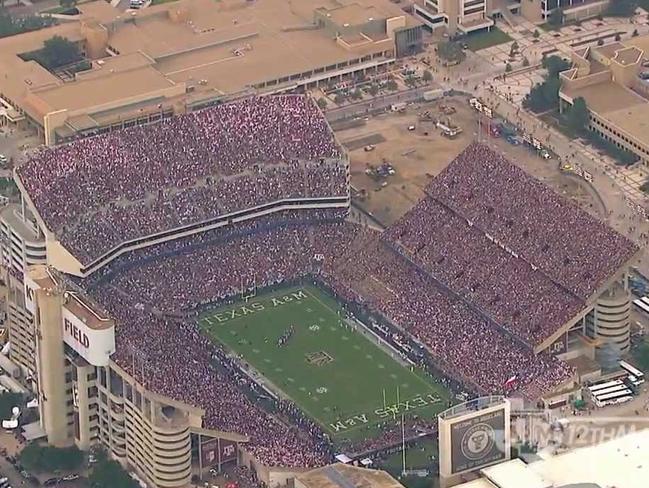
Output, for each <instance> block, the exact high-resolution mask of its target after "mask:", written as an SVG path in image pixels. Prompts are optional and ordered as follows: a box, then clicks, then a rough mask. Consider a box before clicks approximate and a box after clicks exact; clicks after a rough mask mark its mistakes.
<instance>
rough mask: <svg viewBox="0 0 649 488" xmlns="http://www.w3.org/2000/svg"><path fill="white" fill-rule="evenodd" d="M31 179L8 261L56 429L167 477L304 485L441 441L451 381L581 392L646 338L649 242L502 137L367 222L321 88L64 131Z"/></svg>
mask: <svg viewBox="0 0 649 488" xmlns="http://www.w3.org/2000/svg"><path fill="white" fill-rule="evenodd" d="M15 177H16V180H17V184H18V186H19V188H20V190H21V194H22V198H23V201H24V205H23V208H22V210H21V211H22V214H20V215H23V218H24V219H25V220H29V221H30V222H33V225H34V226H36V227H37V228H38V229H39V239H40V240H37V243H38V244H39V245H42V248H43V249H44V251H43V253H42V254H39V255H38V256H36V255H35V256H34V258H33V259H32V260H31V262H30V263H29V266H26V267H25V268H21V267H20V266H19V263H18V262H16V261H11V264H10V267H11V269H10V273H9V274H10V276H11V279H10V282H9V286H10V287H11V288H12V289H13V290H14V291H13V295H12V296H15V297H18V298H16V301H15V308H16V310H20V312H21V314H22V315H21V317H28V318H29V320H33V322H31V323H32V324H33V325H32V328H31V330H32V332H29V331H30V328H29V327H27V326H25V327H24V328H23V329H21V331H25V332H24V334H23V332H21V334H15V335H13V336H12V341H14V342H15V343H16V346H15V347H12V351H13V350H14V349H15V350H16V351H20V350H21V347H23V346H21V344H23V343H24V349H25V350H27V349H28V348H29V347H30V345H32V347H33V344H36V347H35V350H36V351H37V355H36V356H37V357H36V359H30V357H29V356H28V355H25V356H18V355H16V356H15V357H16V361H17V362H19V363H20V364H21V366H22V367H23V368H24V369H25V370H26V371H31V372H33V374H34V375H36V376H37V377H38V382H37V388H38V390H39V394H40V398H42V399H43V401H42V402H41V403H40V406H39V408H40V409H41V418H42V419H44V420H43V422H42V424H43V429H44V433H45V435H46V436H47V439H48V441H49V442H50V443H52V444H54V445H69V444H70V443H74V444H76V445H77V446H79V447H80V448H81V449H89V448H91V447H92V446H93V445H96V444H101V445H104V446H105V447H106V448H107V449H109V450H110V452H111V454H112V455H113V456H114V457H115V458H116V459H118V460H119V461H120V462H122V463H124V464H125V465H128V466H129V467H131V468H132V469H133V470H135V472H137V473H138V475H139V476H141V477H142V478H143V479H145V480H146V481H147V482H149V483H150V484H152V485H154V486H165V487H180V486H186V485H187V484H188V483H189V481H190V480H191V477H192V476H195V475H197V476H202V475H203V473H204V472H205V470H209V469H216V470H227V469H232V470H234V471H235V472H236V473H237V476H238V477H240V478H245V479H249V480H252V483H253V485H255V484H257V483H264V484H265V485H267V486H271V487H274V486H278V485H282V484H286V483H287V482H289V481H290V480H291V479H292V478H294V477H295V476H296V474H297V473H300V472H301V471H303V470H305V469H307V468H311V467H314V466H322V465H325V464H327V463H329V462H331V461H332V459H334V457H336V456H343V457H345V458H348V459H352V460H354V459H358V460H360V459H363V458H364V457H366V456H369V455H375V454H377V453H382V452H389V451H390V450H391V449H394V448H395V447H396V448H398V447H399V446H401V444H402V443H403V442H404V441H405V442H406V443H407V442H410V441H411V440H413V439H419V438H421V437H425V436H428V435H434V434H435V430H436V425H437V418H436V415H437V413H439V412H440V411H442V410H444V409H445V408H446V407H448V405H449V402H452V401H453V400H452V399H453V398H456V397H457V398H465V397H467V396H469V397H470V396H483V395H506V396H510V397H517V398H522V399H525V400H528V401H531V402H533V403H536V404H539V405H544V406H547V407H551V408H555V407H558V406H563V405H566V404H567V403H568V402H570V401H571V400H572V399H573V398H575V395H576V394H577V392H578V391H579V390H580V383H581V382H582V381H583V378H584V377H585V376H584V375H585V373H586V371H585V370H584V369H583V368H582V367H581V364H582V363H583V362H584V361H586V359H584V358H592V357H594V356H595V353H596V351H597V350H598V349H599V348H602V347H617V348H618V349H619V350H622V351H623V350H624V349H625V348H628V342H629V318H628V310H629V307H630V305H629V303H630V301H629V295H628V289H626V288H625V286H624V283H625V280H626V275H627V272H628V269H629V266H630V265H631V264H632V263H633V262H634V260H635V259H636V257H637V255H638V253H639V249H638V247H637V246H636V245H635V244H634V243H633V242H631V241H629V240H628V239H626V238H625V237H623V236H621V235H620V234H618V233H616V232H615V231H613V230H612V229H610V228H609V227H608V226H607V225H606V224H605V223H603V222H601V221H600V220H598V219H597V218H595V217H593V216H591V215H590V214H588V213H587V212H585V211H584V210H582V209H581V208H579V207H578V206H577V205H576V204H574V203H573V202H571V201H569V200H567V199H565V198H564V197H562V196H560V195H558V194H557V193H555V192H554V191H552V190H551V189H550V188H548V187H547V186H545V185H544V184H542V183H541V182H539V181H537V180H535V179H534V178H532V177H531V176H529V175H528V174H526V173H525V172H524V171H523V170H522V169H520V168H519V167H518V166H516V165H515V164H513V163H512V162H510V161H508V160H507V159H506V158H505V157H503V156H502V155H501V154H498V153H496V152H494V151H493V150H492V149H490V148H489V147H487V146H486V145H483V144H479V143H473V144H471V145H469V146H468V147H467V148H466V149H465V150H464V151H463V152H462V153H461V154H460V155H459V156H458V157H457V158H456V159H455V160H454V161H452V162H451V163H450V164H449V166H448V167H447V168H446V169H445V170H443V171H442V172H441V173H440V174H439V175H437V176H436V177H434V178H433V179H432V180H431V182H430V184H429V185H428V186H427V188H426V195H425V197H424V198H423V199H422V200H421V201H420V202H419V203H417V204H416V205H415V206H414V207H413V208H412V210H411V211H410V212H409V213H407V214H406V215H404V216H403V217H402V218H401V219H400V220H399V221H397V222H396V223H395V224H394V225H393V226H391V227H389V228H387V229H378V228H375V227H370V226H366V225H359V224H357V223H355V222H352V221H350V220H348V218H347V217H348V212H349V208H350V204H351V202H350V192H349V162H348V157H347V154H346V153H345V151H344V149H343V148H342V146H341V145H340V144H339V143H338V141H337V140H336V137H335V135H334V133H333V132H332V130H331V128H330V127H329V125H328V123H327V121H326V119H325V118H324V116H323V114H322V113H321V112H320V110H319V109H318V107H317V105H316V103H315V102H314V101H313V100H312V99H311V98H309V97H305V96H297V95H295V96H294V95H281V96H267V97H256V98H250V99H246V100H242V101H237V102H233V103H231V104H223V105H218V106H215V107H210V108H207V109H205V110H202V111H197V112H191V113H187V114H184V115H180V116H178V117H173V118H170V119H166V120H164V121H161V122H159V123H157V124H152V125H148V126H142V127H134V128H130V129H124V130H119V131H115V132H111V133H109V134H103V135H98V136H96V137H93V138H89V139H80V140H77V141H74V142H71V143H69V144H65V145H62V146H57V147H54V148H45V149H42V150H40V151H38V152H35V153H33V154H32V155H31V156H30V157H29V158H28V160H27V161H25V162H24V163H23V164H22V165H21V166H19V167H18V168H17V170H16V174H15ZM17 211H18V210H17ZM33 245H34V244H32V246H33ZM39 249H40V248H39ZM625 311H626V312H625ZM21 320H27V319H21ZM11 321H14V323H18V319H17V318H16V319H14V318H11V317H10V322H11ZM34 329H35V330H38V334H34V332H33V330H34ZM30 333H31V335H32V337H31V339H30V337H29V334H30ZM10 334H12V332H11V328H10ZM29 340H31V341H32V342H31V343H30V342H28V341H29ZM12 354H13V352H12ZM20 358H23V359H20ZM30 361H33V362H30ZM591 362H592V360H591ZM41 364H43V365H45V364H47V367H46V368H44V367H40V365H41ZM588 372H589V373H592V371H590V370H588Z"/></svg>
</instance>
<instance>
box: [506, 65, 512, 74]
mask: <svg viewBox="0 0 649 488" xmlns="http://www.w3.org/2000/svg"><path fill="white" fill-rule="evenodd" d="M512 69H513V68H512V65H511V64H510V63H507V64H506V65H505V73H511V72H512Z"/></svg>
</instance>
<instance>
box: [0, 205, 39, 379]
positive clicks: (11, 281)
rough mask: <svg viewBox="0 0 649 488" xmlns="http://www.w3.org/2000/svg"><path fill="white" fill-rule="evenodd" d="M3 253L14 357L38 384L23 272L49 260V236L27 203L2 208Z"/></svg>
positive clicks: (26, 376)
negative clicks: (37, 222) (47, 236)
mask: <svg viewBox="0 0 649 488" xmlns="http://www.w3.org/2000/svg"><path fill="white" fill-rule="evenodd" d="M0 252H1V253H2V265H3V274H4V277H5V279H4V281H5V284H6V287H7V300H6V310H5V312H6V314H7V319H6V320H7V329H8V332H9V333H8V340H9V342H10V343H11V348H10V351H9V357H10V359H11V360H12V361H13V362H14V363H16V364H17V365H19V366H20V368H21V379H22V380H23V382H24V383H25V384H26V385H28V386H30V387H32V388H34V389H35V387H36V364H35V357H36V350H35V342H34V323H33V317H32V314H31V313H30V312H29V310H27V309H26V307H25V300H24V296H25V294H24V288H23V280H22V277H23V273H24V272H25V270H26V269H27V267H28V266H30V265H35V264H41V263H45V256H46V251H45V238H44V236H43V233H42V232H41V231H40V229H39V227H38V226H37V225H36V223H35V221H34V218H33V216H32V215H31V213H30V212H29V210H28V209H26V208H25V207H24V206H21V205H15V204H9V205H7V206H5V207H4V208H3V209H2V210H1V211H0Z"/></svg>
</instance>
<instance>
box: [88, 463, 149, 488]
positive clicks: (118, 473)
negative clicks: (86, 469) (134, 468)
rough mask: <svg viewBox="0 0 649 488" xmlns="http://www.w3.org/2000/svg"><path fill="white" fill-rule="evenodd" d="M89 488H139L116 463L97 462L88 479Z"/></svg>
mask: <svg viewBox="0 0 649 488" xmlns="http://www.w3.org/2000/svg"><path fill="white" fill-rule="evenodd" d="M88 481H89V482H90V486H91V488H139V485H138V483H137V482H136V481H135V480H134V479H133V478H131V477H130V476H129V474H128V473H127V472H126V471H125V470H124V468H122V466H121V465H120V464H119V463H118V462H117V461H109V460H104V461H103V462H98V463H97V464H96V465H95V467H94V468H93V470H92V473H90V477H89V479H88Z"/></svg>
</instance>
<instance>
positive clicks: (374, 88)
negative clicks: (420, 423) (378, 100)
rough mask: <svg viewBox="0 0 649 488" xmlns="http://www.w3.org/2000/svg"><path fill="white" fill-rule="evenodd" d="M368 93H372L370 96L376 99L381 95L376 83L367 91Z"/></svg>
mask: <svg viewBox="0 0 649 488" xmlns="http://www.w3.org/2000/svg"><path fill="white" fill-rule="evenodd" d="M367 91H368V92H370V95H372V96H373V97H375V96H377V95H378V94H379V87H378V86H376V83H372V84H371V85H370V87H369V88H368V89H367Z"/></svg>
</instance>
